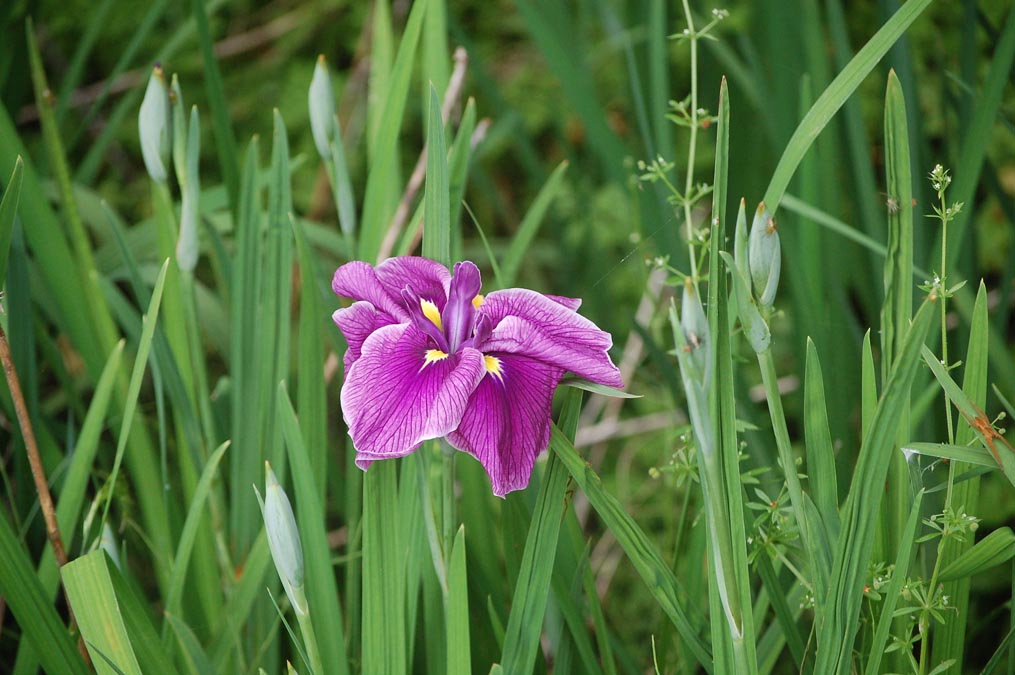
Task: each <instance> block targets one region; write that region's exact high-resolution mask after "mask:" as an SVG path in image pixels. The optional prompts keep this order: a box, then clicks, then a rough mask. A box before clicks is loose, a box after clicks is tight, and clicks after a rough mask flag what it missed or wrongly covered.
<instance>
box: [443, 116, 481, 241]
mask: <svg viewBox="0 0 1015 675" xmlns="http://www.w3.org/2000/svg"><path fill="white" fill-rule="evenodd" d="M475 129H476V101H475V99H472V98H470V99H469V100H468V102H466V104H465V112H463V113H462V120H461V121H460V122H459V123H458V131H457V132H455V139H454V140H453V141H452V142H451V148H450V149H449V150H448V192H449V198H448V202H449V203H450V206H451V259H452V260H461V259H462V258H463V257H464V256H463V255H462V205H463V204H464V203H465V184H466V181H467V180H468V177H469V166H470V160H471V159H472V134H473V132H474V131H475Z"/></svg>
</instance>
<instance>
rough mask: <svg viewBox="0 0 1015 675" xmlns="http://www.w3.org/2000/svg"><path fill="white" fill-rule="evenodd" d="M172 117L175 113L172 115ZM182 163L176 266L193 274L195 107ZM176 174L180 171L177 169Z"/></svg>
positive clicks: (198, 145) (198, 193) (197, 136)
mask: <svg viewBox="0 0 1015 675" xmlns="http://www.w3.org/2000/svg"><path fill="white" fill-rule="evenodd" d="M174 116H175V112H174ZM185 153H186V158H185V163H184V181H183V182H181V186H182V188H183V204H182V205H181V209H180V238H179V240H178V241H177V242H176V264H177V265H179V266H180V269H181V270H183V271H185V272H193V271H194V267H195V266H196V265H197V256H198V242H197V226H198V221H199V220H200V218H201V207H200V204H199V201H200V198H201V184H200V178H199V176H198V166H199V162H198V160H199V159H200V155H201V125H200V120H199V118H198V114H197V106H194V107H193V108H191V109H190V124H189V125H188V130H187V147H186V151H185ZM177 171H179V169H177Z"/></svg>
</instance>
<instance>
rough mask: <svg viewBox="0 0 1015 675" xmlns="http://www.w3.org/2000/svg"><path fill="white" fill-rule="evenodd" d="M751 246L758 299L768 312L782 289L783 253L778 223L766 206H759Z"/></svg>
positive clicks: (751, 265)
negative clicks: (780, 281) (776, 223)
mask: <svg viewBox="0 0 1015 675" xmlns="http://www.w3.org/2000/svg"><path fill="white" fill-rule="evenodd" d="M748 246H749V256H748V258H749V261H750V270H751V284H752V285H753V287H754V297H755V298H757V300H758V305H759V306H761V307H762V308H764V309H766V310H768V309H771V308H772V304H773V303H774V302H775V292H776V291H777V290H778V288H779V274H780V271H781V269H782V252H781V250H780V246H779V231H778V229H777V228H776V225H775V219H774V218H772V216H771V215H770V214H769V213H768V210H767V209H766V208H765V202H761V203H760V204H758V210H757V212H755V214H754V222H753V223H752V224H751V234H750V237H749V242H748Z"/></svg>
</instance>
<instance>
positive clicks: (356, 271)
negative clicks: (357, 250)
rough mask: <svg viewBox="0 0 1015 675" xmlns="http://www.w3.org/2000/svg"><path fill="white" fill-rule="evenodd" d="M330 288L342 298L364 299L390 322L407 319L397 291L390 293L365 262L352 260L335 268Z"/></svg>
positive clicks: (374, 271)
mask: <svg viewBox="0 0 1015 675" xmlns="http://www.w3.org/2000/svg"><path fill="white" fill-rule="evenodd" d="M331 290H333V291H334V292H335V294H336V295H339V296H342V297H344V298H352V299H353V300H366V301H367V302H369V303H370V304H372V305H373V306H374V307H375V308H376V309H377V310H378V311H380V312H383V313H384V314H386V315H388V317H390V318H391V319H392V322H399V321H407V320H408V319H409V316H408V314H407V313H406V311H405V307H404V306H403V305H402V298H401V296H400V295H399V293H398V291H397V290H396V291H395V292H394V293H391V292H390V291H389V290H388V289H387V288H386V287H385V286H384V284H382V283H381V280H380V279H379V278H378V277H377V272H376V270H374V268H373V267H371V266H370V265H368V264H367V263H365V262H361V261H359V260H353V261H352V262H347V263H346V264H344V265H342V266H341V267H339V268H338V269H337V270H335V276H334V277H332V279H331ZM399 290H400V289H399Z"/></svg>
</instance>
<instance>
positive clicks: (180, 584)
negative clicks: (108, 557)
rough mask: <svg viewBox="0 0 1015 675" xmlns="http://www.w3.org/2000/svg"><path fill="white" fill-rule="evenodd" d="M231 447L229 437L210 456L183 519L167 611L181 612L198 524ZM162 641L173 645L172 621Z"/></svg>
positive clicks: (167, 600) (166, 628) (168, 645)
mask: <svg viewBox="0 0 1015 675" xmlns="http://www.w3.org/2000/svg"><path fill="white" fill-rule="evenodd" d="M228 447H229V441H226V442H225V443H223V444H222V445H220V446H219V447H218V448H217V449H216V450H215V451H214V452H213V453H212V454H211V456H210V457H209V458H208V461H207V462H206V463H205V465H204V470H203V471H202V472H201V479H200V480H199V481H198V483H197V487H196V488H195V490H194V495H193V497H192V498H191V500H190V506H189V507H188V510H187V519H186V520H185V521H184V522H183V529H182V530H181V531H180V539H179V542H178V543H177V545H176V555H175V556H173V571H172V574H171V576H170V577H169V591H168V592H167V593H166V600H165V605H166V609H165V612H166V614H167V615H173V616H177V615H179V614H180V605H181V602H182V599H183V589H184V583H186V580H187V567H188V565H189V564H190V558H191V553H193V551H194V542H195V541H196V540H197V533H198V529H197V528H198V527H200V526H201V520H202V518H203V517H204V516H205V503H206V502H207V500H208V494H209V493H210V492H211V483H212V481H213V480H215V478H216V471H217V470H218V465H219V460H221V459H222V455H224V454H225V451H226V448H228ZM162 642H163V645H164V647H165V648H167V649H168V648H169V647H170V640H169V623H168V622H166V623H164V624H162Z"/></svg>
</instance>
